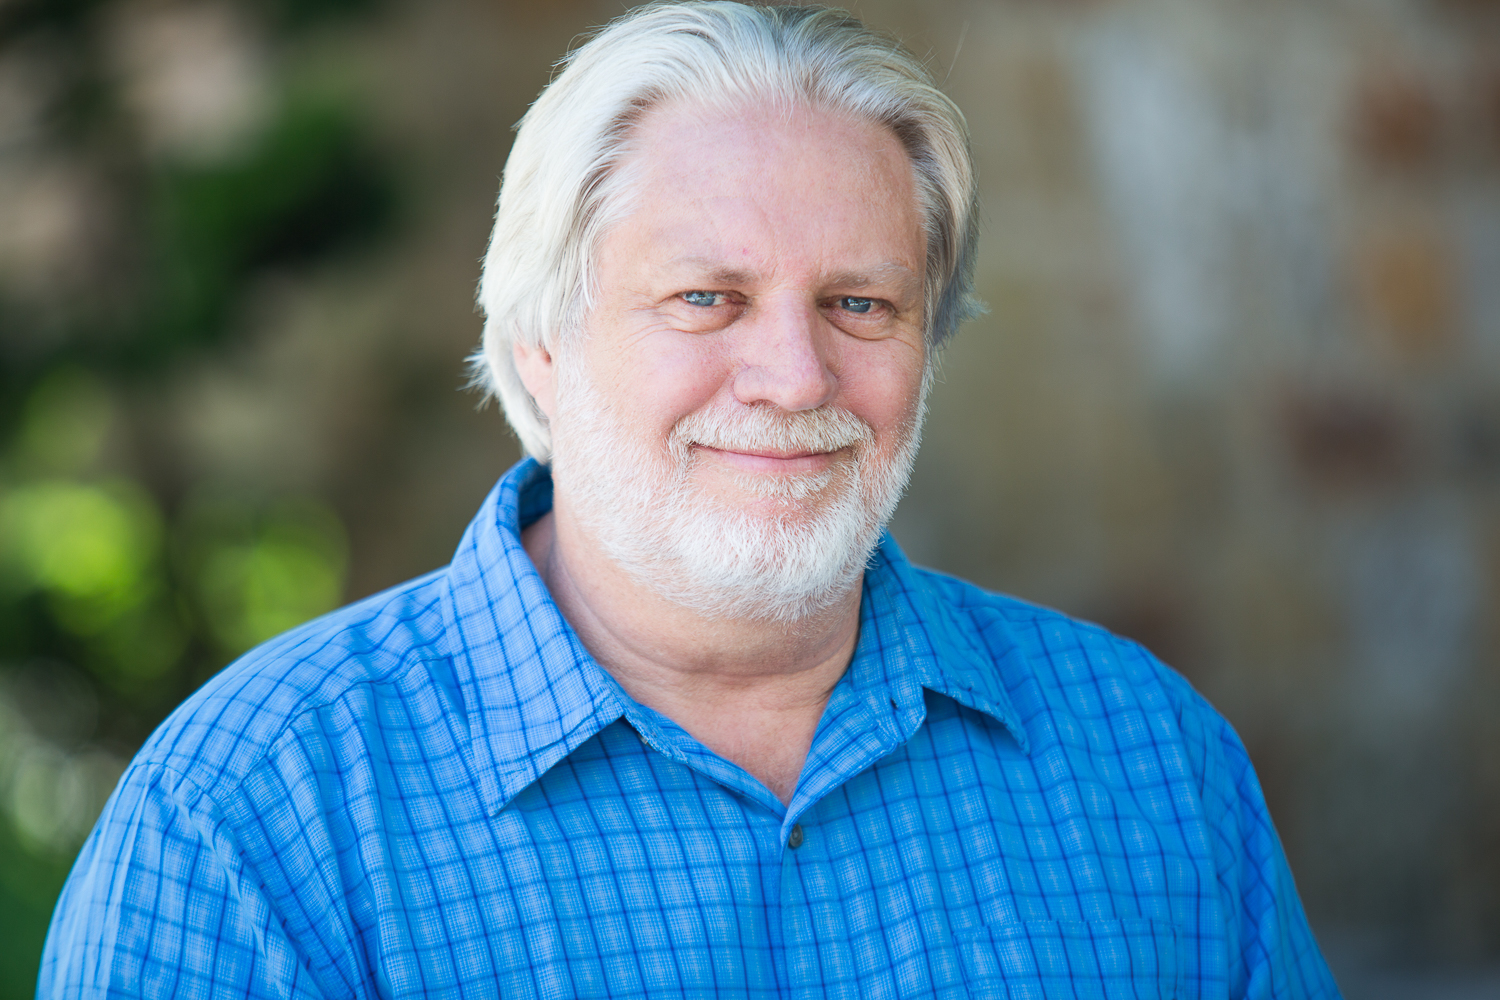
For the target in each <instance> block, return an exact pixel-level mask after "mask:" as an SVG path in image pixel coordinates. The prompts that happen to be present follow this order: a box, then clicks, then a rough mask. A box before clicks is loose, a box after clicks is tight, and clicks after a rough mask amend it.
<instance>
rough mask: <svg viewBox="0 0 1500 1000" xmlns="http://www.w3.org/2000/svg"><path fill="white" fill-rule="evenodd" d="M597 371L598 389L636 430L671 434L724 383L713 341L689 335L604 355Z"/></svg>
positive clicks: (652, 339) (641, 342)
mask: <svg viewBox="0 0 1500 1000" xmlns="http://www.w3.org/2000/svg"><path fill="white" fill-rule="evenodd" d="M594 363H595V365H596V367H595V369H594V370H595V371H599V372H604V373H606V374H605V375H604V376H603V377H602V378H601V379H600V380H599V384H600V385H601V386H602V387H604V391H605V392H606V393H608V395H609V396H610V398H611V399H612V400H613V401H614V402H615V403H616V405H617V406H618V407H619V412H621V413H623V414H627V415H629V416H630V418H631V419H632V420H636V419H639V424H638V425H637V426H639V427H641V428H643V429H644V428H648V427H649V428H650V429H651V430H653V431H656V432H665V431H667V430H670V429H671V427H672V425H674V424H675V423H677V421H678V420H680V419H682V418H683V417H685V416H687V415H688V414H689V413H692V412H694V411H695V410H699V409H701V408H703V407H704V406H706V405H708V404H709V403H710V402H711V401H712V400H713V399H714V397H715V396H716V395H718V394H719V392H720V391H722V390H723V389H724V388H725V387H726V386H727V384H728V380H729V373H728V365H727V364H726V362H725V359H724V358H723V357H722V351H719V350H716V349H715V339H714V338H707V337H694V336H692V335H690V334H668V335H666V336H652V337H645V338H642V339H641V340H639V341H637V342H636V343H635V344H634V345H632V347H631V349H628V350H614V351H607V352H603V354H602V356H600V357H597V358H595V359H594Z"/></svg>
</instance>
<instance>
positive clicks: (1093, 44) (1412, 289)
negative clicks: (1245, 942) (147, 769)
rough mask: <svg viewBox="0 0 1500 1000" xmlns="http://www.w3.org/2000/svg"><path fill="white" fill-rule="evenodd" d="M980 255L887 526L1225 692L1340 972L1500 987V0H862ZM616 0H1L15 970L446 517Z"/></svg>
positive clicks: (470, 460) (6, 760)
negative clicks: (229, 736) (274, 662)
mask: <svg viewBox="0 0 1500 1000" xmlns="http://www.w3.org/2000/svg"><path fill="white" fill-rule="evenodd" d="M853 6H854V8H855V9H856V10H857V11H858V12H859V13H860V14H861V15H862V16H864V17H865V18H866V19H867V20H869V21H870V22H872V23H873V24H875V25H877V26H880V27H883V28H885V29H887V30H889V31H891V32H892V33H894V34H896V35H898V36H900V37H901V38H903V39H904V40H906V42H907V43H908V44H909V45H910V46H911V47H912V48H913V49H914V50H915V51H916V52H917V53H918V54H919V55H923V56H925V57H926V58H927V59H928V61H929V64H930V65H931V67H932V68H933V71H934V73H935V75H936V76H937V77H938V78H939V80H941V81H944V83H945V86H946V87H947V89H948V90H949V92H950V93H951V94H952V95H953V96H954V98H955V99H956V100H957V101H958V103H959V104H960V106H961V107H963V108H964V109H965V111H966V112H967V114H968V115H969V120H970V124H971V127H972V129H973V133H974V142H975V149H976V154H977V157H978V163H979V170H980V178H981V182H982V184H983V198H984V237H983V242H982V246H981V253H980V263H979V289H980V292H981V294H982V295H983V297H984V298H985V299H986V300H987V301H988V303H989V305H990V312H989V314H988V315H987V316H985V317H984V318H982V319H981V320H978V321H976V322H974V323H972V324H971V325H970V326H969V327H968V328H967V329H966V330H965V331H964V332H963V333H962V334H961V335H960V336H959V338H958V339H957V340H956V341H955V343H954V344H953V345H952V347H951V348H950V349H949V350H948V352H947V354H946V356H945V358H944V359H943V362H942V377H941V380H940V384H939V385H938V387H937V389H936V390H935V393H934V396H933V401H932V416H931V420H930V423H929V425H928V427H929V429H928V433H927V443H926V445H925V447H924V450H923V452H922V456H921V458H920V460H919V461H918V465H917V473H916V478H915V481H914V483H913V486H912V488H911V490H910V494H909V496H908V498H907V499H906V501H905V502H904V503H903V505H902V507H901V509H900V511H899V513H898V514H897V518H896V522H895V525H894V530H895V532H896V534H897V536H898V537H899V539H900V540H901V541H902V543H903V544H904V545H905V546H906V547H907V549H908V551H909V553H910V554H911V555H912V556H913V558H915V559H917V560H918V561H920V562H924V563H927V564H929V565H933V566H937V567H940V568H942V569H945V570H948V571H951V572H954V573H958V574H960V575H963V576H966V577H969V578H971V579H973V580H975V581H977V582H979V583H981V584H983V585H985V586H988V587H992V588H996V589H1000V590H1005V591H1008V592H1011V593H1014V594H1017V595H1019V596H1022V597H1025V598H1028V599H1030V600H1033V601H1038V602H1041V603H1044V604H1048V605H1051V606H1054V607H1058V608H1061V609H1063V610H1066V611H1068V612H1071V613H1074V614H1078V615H1083V616H1086V617H1090V618H1093V619H1095V620H1098V621H1101V622H1103V623H1104V624H1106V625H1108V626H1109V627H1111V628H1113V629H1115V630H1116V631H1119V632H1121V633H1123V634H1125V635H1129V636H1131V637H1134V638H1138V639H1140V640H1142V641H1144V642H1146V643H1147V644H1148V645H1149V646H1151V647H1152V648H1153V649H1154V650H1156V651H1157V652H1158V653H1159V654H1160V655H1161V656H1162V657H1163V658H1165V659H1166V660H1167V661H1168V662H1170V663H1172V664H1173V665H1174V666H1176V667H1177V668H1178V669H1180V670H1181V671H1182V672H1183V673H1185V674H1186V675H1187V676H1188V678H1189V679H1190V680H1191V681H1192V682H1193V683H1194V684H1195V685H1197V686H1198V688H1199V689H1200V690H1202V691H1203V692H1204V693H1205V694H1206V695H1208V697H1209V698H1210V699H1212V700H1213V701H1214V702H1215V704H1217V705H1218V706H1219V707H1220V709H1221V710H1222V711H1223V712H1224V713H1225V714H1226V715H1227V716H1228V717H1229V718H1230V719H1231V721H1232V722H1233V723H1234V724H1235V725H1236V727H1237V728H1238V729H1239V731H1240V733H1241V734H1242V736H1243V737H1244V739H1245V742H1246V744H1247V745H1248V747H1249V749H1250V752H1251V755H1252V757H1253V758H1254V760H1255V763H1256V766H1257V768H1258V769H1259V771H1260V775H1261V778H1262V781H1263V783H1264V785H1265V788H1266V793H1267V797H1268V799H1269V800H1270V803H1271V809H1272V812H1273V814H1274V816H1275V818H1276V820H1277V823H1278V825H1279V827H1280V830H1281V834H1282V837H1283V839H1284V841H1285V844H1286V848H1287V853H1288V855H1289V856H1290V858H1291V863H1292V867H1293V869H1294V871H1295V873H1296V875H1297V878H1298V881H1299V884H1300V887H1301V891H1302V895H1303V899H1304V902H1305V904H1306V906H1307V910H1308V912H1309V914H1310V916H1311V919H1312V921H1313V924H1314V926H1315V928H1316V929H1317V931H1318V933H1319V936H1320V939H1321V940H1322V942H1323V944H1324V946H1325V949H1326V951H1327V953H1328V955H1329V958H1330V960H1331V961H1332V963H1333V965H1334V968H1335V971H1336V972H1337V973H1338V975H1339V977H1340V980H1341V983H1342V984H1343V986H1344V988H1345V990H1346V992H1347V995H1348V996H1349V997H1350V998H1351V1000H1376V998H1386V997H1419V998H1421V997H1428V998H1460V997H1465V998H1467V997H1481V996H1483V997H1493V996H1500V631H1497V628H1496V619H1497V615H1496V612H1497V611H1500V3H1496V2H1495V0H1447V2H1442V0H1300V2H1289V0H1270V2H1267V0H1258V2H1251V0H1092V2H1090V0H930V2H915V0H909V2H898V0H869V2H864V3H857V4H854V5H853ZM622 9H623V6H622V5H621V4H620V3H618V2H614V3H606V2H603V0H551V2H540V0H530V2H519V0H518V2H504V0H176V2H174V0H156V2H153V0H0V998H10V997H23V996H30V995H31V991H32V988H33V982H34V976H35V969H36V961H37V955H38V953H39V952H40V949H41V944H42V938H43V935H44V934H45V930H46V925H47V920H48V917H49V914H50V911H51V907H52V903H53V901H54V899H55V897H56V893H57V891H58V888H59V887H60V885H61V882H62V879H63V878H64V876H65V875H66V872H67V869H68V866H69V864H70V862H71V859H72V856H73V854H74V852H75V851H76V850H77V848H78V846H79V844H80V843H81V841H82V839H83V837H84V836H85V835H86V834H87V831H88V829H89V827H90V826H91V824H92V822H93V820H94V817H95V816H96V815H97V812H98V809H99V807H100V805H101V804H102V802H103V800H104V798H105V796H107V794H108V792H109V790H110V788H111V787H112V786H113V784H114V782H115V780H116V779H117V777H118V776H119V774H120V772H121V769H122V768H123V766H124V764H125V762H126V761H127V760H128V759H129V757H130V755H131V754H132V752H133V751H134V749H135V747H137V746H138V745H139V743H140V742H141V741H142V740H143V739H144V738H145V736H146V735H147V734H148V733H149V732H150V731H151V729H152V728H153V727H154V726H155V725H156V724H157V723H158V722H159V721H160V720H161V718H162V717H163V716H164V715H165V714H166V713H167V712H169V711H170V710H171V708H172V707H173V706H174V705H175V704H176V703H177V702H178V701H180V700H181V699H182V698H183V697H184V696H185V695H187V694H188V693H189V692H191V691H192V690H193V689H194V688H196V687H197V686H198V685H199V684H201V683H202V682H203V681H204V680H205V679H206V678H207V677H208V676H210V675H211V674H212V673H213V672H214V671H216V670H217V669H219V668H220V667H222V666H223V665H224V664H225V663H227V662H228V661H229V660H230V659H232V658H233V657H234V656H236V655H237V654H239V653H240V652H242V651H244V650H245V649H247V648H249V647H250V646H251V645H253V644H255V643H257V642H259V641H260V640H262V639H264V638H267V637H269V636H270V635H272V634H274V633H276V632H279V631H281V630H282V629H284V628H287V627H289V626H291V625H293V624H296V623H298V622H300V621H302V620H304V619H306V618H308V617H311V616H313V615H316V614H319V613H321V612H323V611H326V610H328V609H330V608H332V607H334V606H336V605H338V604H340V603H342V602H344V601H346V600H350V599H353V598H357V597H361V596H363V595H366V594H369V593H372V592H374V591H376V590H379V589H381V588H383V587H386V586H389V585H391V584H394V583H397V582H399V581H401V580H403V579H405V578H407V577H410V576H413V575H416V574H418V573H421V572H424V571H426V570H428V569H431V568H433V567H435V566H438V565H441V564H442V563H444V562H446V561H447V559H448V556H449V553H450V552H451V551H452V548H453V545H454V544H455V543H456V541H457V539H458V536H459V534H460V533H461V531H462V530H463V527H464V525H465V524H466V522H467V520H468V518H469V517H470V515H471V513H472V512H473V510H474V509H475V507H476V506H477V505H478V503H479V502H480V500H481V498H482V497H483V495H484V493H485V492H486V490H487V489H488V488H489V486H490V485H491V483H492V482H493V480H494V479H495V477H497V476H498V475H499V474H500V473H501V472H502V471H503V470H504V469H505V468H506V467H507V466H508V465H510V463H511V462H513V461H514V460H515V459H516V457H517V455H518V451H517V448H516V445H515V442H514V440H513V439H512V438H511V437H510V435H509V434H508V432H507V431H506V429H505V428H504V425H503V421H502V420H501V418H500V417H499V416H498V414H497V413H496V411H495V410H494V409H493V408H489V409H484V410H481V409H478V408H476V404H477V402H478V399H477V397H476V396H475V395H473V394H472V393H466V392H464V391H462V386H463V383H464V372H463V365H462V359H463V357H464V356H465V354H466V353H467V352H468V351H469V350H470V349H471V348H472V347H473V346H474V344H475V342H476V340H477V338H478V334H479V327H480V324H479V320H478V318H477V317H476V315H475V314H474V312H473V309H472V301H473V288H474V284H475V281H476V279H477V277H478V259H479V258H480V256H481V255H482V253H483V251H484V245H485V238H486V234H487V230H488V224H489V219H490V214H491V208H492V205H493V200H494V195H495V189H496V184H497V178H498V174H499V171H500V168H501V165H502V164H503V162H504V158H505V155H506V151H507V148H508V145H509V141H510V136H511V132H510V127H511V125H512V124H513V123H514V122H515V121H516V120H517V119H519V118H520V116H521V115H522V113H523V112H524V110H525V108H526V106H527V104H528V103H529V102H530V100H531V99H532V98H533V97H534V96H535V95H536V93H537V91H538V90H539V89H540V88H541V87H542V86H543V85H544V84H545V82H546V80H547V78H548V74H549V72H550V68H551V64H552V62H553V61H554V60H555V59H556V58H557V57H558V56H559V55H561V54H562V53H563V52H564V51H565V50H566V49H567V48H568V47H569V45H570V44H572V43H573V41H574V40H575V39H576V37H577V35H578V34H579V33H580V32H581V31H583V30H584V29H585V28H587V27H588V26H590V25H594V24H598V23H600V22H602V21H604V20H607V19H608V18H610V17H613V16H615V15H616V14H618V13H620V11H621V10H622Z"/></svg>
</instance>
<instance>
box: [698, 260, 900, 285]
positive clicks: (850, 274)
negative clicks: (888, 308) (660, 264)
mask: <svg viewBox="0 0 1500 1000" xmlns="http://www.w3.org/2000/svg"><path fill="white" fill-rule="evenodd" d="M669 266H672V267H698V268H701V269H702V270H703V272H704V273H703V277H704V278H706V279H708V280H709V281H712V282H716V283H720V284H725V285H740V284H747V283H749V282H752V281H754V280H755V279H756V278H757V277H759V275H757V274H756V272H754V271H749V270H745V269H743V268H736V267H730V266H727V265H725V264H724V263H723V262H722V261H719V260H717V259H715V258H713V257H705V256H701V255H698V254H685V255H683V256H681V257H674V258H672V260H671V261H670V262H669ZM891 278H897V279H906V280H908V281H911V282H915V281H916V280H917V273H916V272H915V271H913V270H912V269H911V268H909V267H907V266H906V265H905V264H898V263H897V262H895V261H885V262H883V263H880V264H875V265H873V266H871V267H869V268H865V269H863V270H859V271H841V272H838V273H836V274H831V275H829V276H828V279H827V283H828V284H830V285H839V286H842V287H845V288H867V287H869V286H870V285H874V284H878V283H879V282H881V281H886V280H889V279H891Z"/></svg>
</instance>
